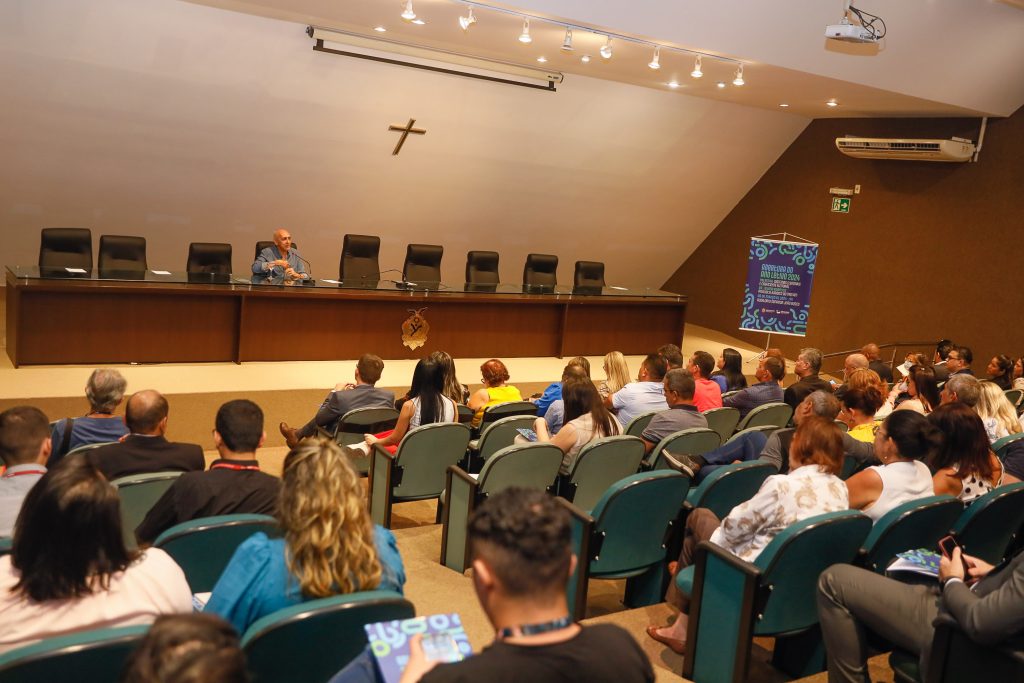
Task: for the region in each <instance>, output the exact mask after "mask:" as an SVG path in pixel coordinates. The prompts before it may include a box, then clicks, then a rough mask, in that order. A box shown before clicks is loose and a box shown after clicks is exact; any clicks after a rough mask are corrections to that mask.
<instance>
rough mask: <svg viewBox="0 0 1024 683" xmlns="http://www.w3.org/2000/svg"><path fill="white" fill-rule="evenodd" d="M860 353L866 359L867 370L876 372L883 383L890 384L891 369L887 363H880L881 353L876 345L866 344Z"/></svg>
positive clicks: (872, 343)
mask: <svg viewBox="0 0 1024 683" xmlns="http://www.w3.org/2000/svg"><path fill="white" fill-rule="evenodd" d="M860 352H861V353H863V354H864V357H865V358H867V359H868V369H869V370H874V371H875V372H877V373H878V376H879V377H881V378H882V381H883V382H888V383H889V384H892V368H891V367H889V364H888V363H883V362H882V360H881V355H882V351H881V349H879V348H878V344H875V343H874V342H870V343H867V344H865V345H864V348H862V349H861V350H860Z"/></svg>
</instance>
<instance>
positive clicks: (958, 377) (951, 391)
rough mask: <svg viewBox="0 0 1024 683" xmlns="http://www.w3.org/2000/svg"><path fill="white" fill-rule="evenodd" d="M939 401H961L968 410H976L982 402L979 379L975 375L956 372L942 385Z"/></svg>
mask: <svg viewBox="0 0 1024 683" xmlns="http://www.w3.org/2000/svg"><path fill="white" fill-rule="evenodd" d="M939 400H940V401H941V402H942V403H953V402H954V401H959V402H960V403H963V404H964V405H966V406H967V407H968V408H974V407H975V406H977V405H978V401H980V400H981V385H980V383H979V382H978V378H977V377H975V376H974V375H968V374H966V373H955V372H954V373H953V374H952V375H950V376H949V379H947V380H946V383H945V384H943V385H942V390H941V391H940V392H939Z"/></svg>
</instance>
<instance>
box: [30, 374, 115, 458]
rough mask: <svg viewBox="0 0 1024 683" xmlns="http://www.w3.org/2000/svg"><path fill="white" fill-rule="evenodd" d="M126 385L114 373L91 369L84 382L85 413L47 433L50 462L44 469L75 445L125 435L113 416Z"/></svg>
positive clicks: (83, 444) (57, 423) (58, 423)
mask: <svg viewBox="0 0 1024 683" xmlns="http://www.w3.org/2000/svg"><path fill="white" fill-rule="evenodd" d="M127 386H128V382H127V381H125V378H124V376H123V375H122V374H121V373H120V372H118V371H117V370H113V369H107V368H100V369H98V370H93V371H92V374H91V375H89V380H88V381H87V382H86V383H85V398H86V399H87V400H88V401H89V412H88V413H86V414H85V416H83V417H68V418H65V419H63V420H58V421H57V422H56V423H54V425H53V431H52V433H51V434H50V459H49V460H48V461H47V463H46V466H47V467H53V466H54V465H56V464H57V463H58V462H60V459H61V458H63V457H64V456H65V455H67V453H68V452H69V451H73V450H74V449H76V448H78V447H79V446H86V445H88V444H92V443H106V442H108V441H117V440H118V439H120V438H121V437H122V436H124V435H125V434H127V433H128V427H126V426H125V424H124V420H122V419H121V416H120V415H115V414H114V413H115V412H116V411H117V407H118V406H119V405H121V401H122V399H124V391H125V388H126V387H127Z"/></svg>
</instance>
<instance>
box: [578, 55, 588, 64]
mask: <svg viewBox="0 0 1024 683" xmlns="http://www.w3.org/2000/svg"><path fill="white" fill-rule="evenodd" d="M580 61H581V62H583V63H584V64H588V63H590V55H583V56H582V57H580Z"/></svg>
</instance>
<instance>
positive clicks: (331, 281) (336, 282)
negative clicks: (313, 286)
mask: <svg viewBox="0 0 1024 683" xmlns="http://www.w3.org/2000/svg"><path fill="white" fill-rule="evenodd" d="M320 282H330V283H331V284H332V285H340V284H341V283H340V282H338V281H337V280H328V279H327V278H324V279H322V280H320Z"/></svg>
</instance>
